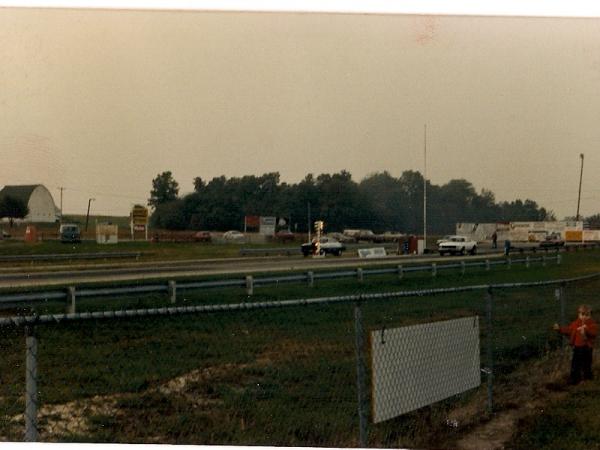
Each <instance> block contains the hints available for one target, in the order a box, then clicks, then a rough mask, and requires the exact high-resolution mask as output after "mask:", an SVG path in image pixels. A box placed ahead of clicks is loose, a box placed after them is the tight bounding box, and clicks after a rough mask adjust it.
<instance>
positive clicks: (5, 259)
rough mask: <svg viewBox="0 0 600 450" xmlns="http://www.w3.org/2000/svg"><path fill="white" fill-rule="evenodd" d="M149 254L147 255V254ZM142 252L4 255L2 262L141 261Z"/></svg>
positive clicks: (0, 259)
mask: <svg viewBox="0 0 600 450" xmlns="http://www.w3.org/2000/svg"><path fill="white" fill-rule="evenodd" d="M145 254H147V253H145ZM140 256H142V252H114V253H112V252H104V253H50V254H48V255H4V256H0V262H14V261H63V260H71V259H108V258H135V259H139V258H140Z"/></svg>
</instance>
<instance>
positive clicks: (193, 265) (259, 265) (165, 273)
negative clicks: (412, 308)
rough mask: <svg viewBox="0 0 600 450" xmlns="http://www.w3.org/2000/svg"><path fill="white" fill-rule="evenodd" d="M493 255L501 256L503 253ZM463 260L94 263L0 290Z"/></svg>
mask: <svg viewBox="0 0 600 450" xmlns="http://www.w3.org/2000/svg"><path fill="white" fill-rule="evenodd" d="M493 255H497V256H500V253H496V254H493ZM491 256H492V254H487V255H477V256H467V257H464V258H467V259H477V258H486V257H491ZM460 259H462V258H450V257H444V258H442V257H439V256H437V255H425V256H396V255H393V256H387V257H385V258H372V259H364V258H357V257H334V256H327V257H319V258H302V257H260V258H222V259H210V260H209V259H204V260H187V261H170V262H169V261H154V262H144V263H140V262H137V263H119V264H115V263H112V264H95V265H85V266H52V268H51V269H50V268H49V266H46V267H44V268H27V269H24V268H14V269H10V270H3V271H2V273H0V287H33V286H56V285H63V286H67V285H70V284H79V283H86V282H111V281H135V280H142V279H143V280H148V279H167V278H174V277H193V276H201V275H227V274H256V273H261V272H278V273H281V272H301V271H304V270H317V269H324V268H327V269H333V268H344V267H352V268H357V267H368V266H373V265H378V266H381V265H398V264H410V263H413V264H414V263H427V262H434V261H435V262H438V263H441V262H448V263H449V262H451V261H454V262H456V261H459V260H460Z"/></svg>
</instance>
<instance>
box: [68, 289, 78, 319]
mask: <svg viewBox="0 0 600 450" xmlns="http://www.w3.org/2000/svg"><path fill="white" fill-rule="evenodd" d="M75 312H77V294H76V290H75V286H69V287H68V288H67V314H75Z"/></svg>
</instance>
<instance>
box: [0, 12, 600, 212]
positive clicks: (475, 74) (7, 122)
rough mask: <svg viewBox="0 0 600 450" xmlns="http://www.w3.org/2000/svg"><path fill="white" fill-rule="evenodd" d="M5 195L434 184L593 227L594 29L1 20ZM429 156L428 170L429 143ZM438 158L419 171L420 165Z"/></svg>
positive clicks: (365, 20) (322, 19)
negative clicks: (333, 176)
mask: <svg viewBox="0 0 600 450" xmlns="http://www.w3.org/2000/svg"><path fill="white" fill-rule="evenodd" d="M0 61H2V65H1V66H0V155H1V157H2V162H1V164H0V186H3V185H14V184H38V183H41V184H44V185H45V186H46V187H47V188H48V189H49V190H50V192H51V193H52V194H53V196H54V199H55V202H56V203H57V205H58V204H59V202H60V190H59V188H60V187H63V188H64V189H63V209H64V212H65V214H69V213H71V214H74V213H79V214H85V212H86V209H87V206H88V202H89V199H90V198H94V201H93V202H92V203H91V213H92V214H98V215H127V214H128V213H129V211H130V209H131V207H132V206H133V205H134V204H135V203H145V202H146V201H147V199H148V197H149V193H150V190H151V187H152V179H153V178H154V177H156V176H157V175H158V174H159V173H161V172H164V171H167V170H169V171H171V172H172V173H173V176H174V178H175V180H176V181H177V182H178V183H179V185H180V193H181V194H185V193H187V192H191V191H192V190H193V179H194V178H195V177H201V178H203V179H204V180H206V181H208V180H210V179H211V178H213V177H217V176H221V175H225V176H226V177H228V178H229V177H238V176H243V175H261V174H263V173H266V172H279V173H280V174H281V180H282V181H285V182H288V183H297V182H299V181H301V180H302V179H303V178H304V176H305V175H306V174H307V173H313V174H315V175H318V174H320V173H334V172H339V171H340V170H347V171H349V172H350V173H351V174H352V176H353V179H354V180H355V181H357V182H358V181H360V180H361V179H362V178H364V177H365V176H368V175H370V174H373V173H376V172H382V171H384V170H385V171H388V172H389V173H390V174H391V175H393V176H395V177H399V176H400V175H401V174H402V172H403V171H405V170H418V171H420V172H421V173H424V172H425V168H426V175H427V178H428V179H429V180H430V181H431V183H433V184H437V185H443V184H445V183H447V182H448V181H450V180H452V179H466V180H468V181H470V182H471V183H473V185H474V186H475V188H476V190H477V191H481V189H487V190H491V191H492V192H493V193H494V194H495V196H496V200H497V201H512V200H515V199H517V198H520V199H526V198H530V199H533V200H535V201H536V202H538V204H539V205H540V206H543V207H545V208H547V209H550V210H552V211H554V212H555V214H556V216H557V218H559V219H562V218H563V217H565V216H574V215H575V213H576V208H577V199H578V187H579V176H580V168H581V158H580V154H581V153H583V154H585V159H584V168H583V181H582V193H581V208H580V213H581V214H582V215H584V216H588V215H592V214H596V213H600V185H599V184H598V178H599V177H600V175H598V173H599V169H600V154H599V152H598V149H600V126H598V124H597V119H598V117H600V95H599V93H600V19H598V18H588V19H583V18H518V17H472V16H440V15H382V14H369V15H367V14H328V13H318V14H315V13H313V14H307V13H282V12H278V13H265V12H251V13H250V12H247V13H241V12H198V11H195V12H194V11H135V10H121V11H119V10H89V9H88V10H82V9H35V8H34V9H31V8H29V9H21V8H0ZM425 125H426V127H427V135H426V142H427V145H426V152H425V133H424V128H425ZM425 153H426V157H425Z"/></svg>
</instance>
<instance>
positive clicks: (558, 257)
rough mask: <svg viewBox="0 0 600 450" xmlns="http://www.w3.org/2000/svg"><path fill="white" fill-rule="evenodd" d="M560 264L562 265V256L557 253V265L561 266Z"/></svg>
mask: <svg viewBox="0 0 600 450" xmlns="http://www.w3.org/2000/svg"><path fill="white" fill-rule="evenodd" d="M560 263H561V256H560V253H557V254H556V265H557V266H560Z"/></svg>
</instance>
